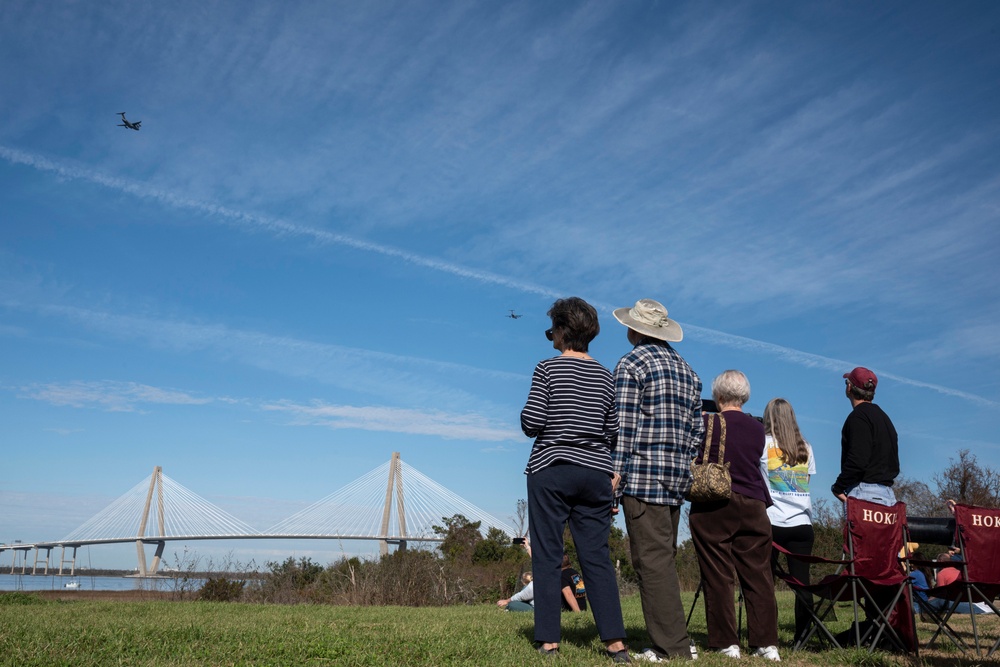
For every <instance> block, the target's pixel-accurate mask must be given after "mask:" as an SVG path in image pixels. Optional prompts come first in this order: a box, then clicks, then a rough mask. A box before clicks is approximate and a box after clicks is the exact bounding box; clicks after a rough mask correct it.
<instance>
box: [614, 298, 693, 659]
mask: <svg viewBox="0 0 1000 667" xmlns="http://www.w3.org/2000/svg"><path fill="white" fill-rule="evenodd" d="M614 315H615V318H616V319H617V320H618V321H619V322H621V323H622V324H624V325H625V326H626V327H628V340H629V342H630V343H632V345H634V346H635V347H634V348H633V350H632V351H631V352H629V353H628V354H626V355H625V356H624V357H622V358H621V361H619V362H618V365H617V366H616V367H615V373H614V376H615V393H616V400H617V403H618V418H619V419H620V420H621V429H620V431H619V434H618V444H617V446H616V447H615V449H614V450H613V452H612V458H613V461H614V471H615V478H614V480H615V483H616V484H618V482H619V480H625V481H624V482H623V486H624V488H618V489H617V490H616V492H617V493H620V494H622V498H621V507H622V511H623V512H624V514H625V527H626V530H627V531H628V536H629V546H630V547H631V551H632V565H633V567H634V568H635V571H636V574H637V575H638V578H639V596H640V599H641V600H642V615H643V617H644V618H645V621H646V630H647V631H648V632H649V637H650V639H651V640H652V642H653V646H652V647H650V648H648V649H645V650H644V651H643V652H642V653H640V654H638V655H637V656H636V657H637V658H639V659H644V660H648V661H651V662H659V661H661V660H664V659H669V658H685V659H691V658H692V657H694V653H693V652H694V649H693V644H691V640H690V638H689V637H688V634H687V629H686V628H685V621H684V608H683V606H682V604H681V595H680V583H679V581H678V579H677V568H676V566H675V564H674V557H675V554H676V552H677V527H678V523H679V521H680V509H681V504H682V503H683V502H684V496H685V495H686V494H687V492H688V490H689V489H690V488H691V461H692V459H694V457H695V455H696V454H697V452H698V449H699V448H700V446H701V441H702V437H703V435H704V430H705V426H704V423H703V422H702V419H701V379H700V378H699V377H698V375H697V374H696V373H695V372H694V371H693V370H692V369H691V367H690V366H689V365H688V364H687V362H686V361H684V359H683V358H682V357H681V355H679V354H678V353H677V351H676V350H674V348H673V347H671V346H670V342H677V341H680V340H681V339H682V338H683V336H684V334H683V332H682V331H681V327H680V325H679V324H677V322H675V321H673V320H671V319H670V318H668V317H667V309H666V308H664V307H663V304H661V303H659V302H657V301H653V300H652V299H641V300H639V301H637V302H636V304H635V306H634V307H632V308H619V309H617V310H615V312H614ZM668 341H669V342H668Z"/></svg>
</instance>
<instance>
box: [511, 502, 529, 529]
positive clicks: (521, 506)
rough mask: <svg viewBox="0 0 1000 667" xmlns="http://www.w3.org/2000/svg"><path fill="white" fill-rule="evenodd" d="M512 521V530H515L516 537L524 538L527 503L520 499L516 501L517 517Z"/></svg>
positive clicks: (526, 524) (526, 523) (526, 521)
mask: <svg viewBox="0 0 1000 667" xmlns="http://www.w3.org/2000/svg"><path fill="white" fill-rule="evenodd" d="M511 518H512V519H514V529H515V530H517V535H516V537H524V536H525V535H527V534H528V501H527V500H525V499H524V498H521V499H520V500H518V501H517V515H516V516H512V517H511Z"/></svg>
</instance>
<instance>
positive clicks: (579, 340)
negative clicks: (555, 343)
mask: <svg viewBox="0 0 1000 667" xmlns="http://www.w3.org/2000/svg"><path fill="white" fill-rule="evenodd" d="M547 314H548V316H549V317H551V318H552V331H553V333H558V334H559V335H560V336H562V343H563V347H564V348H565V349H567V350H573V351H575V352H587V351H588V348H589V347H590V341H592V340H594V339H595V338H596V337H597V334H599V333H601V325H600V323H599V322H598V321H597V310H595V309H594V307H593V306H591V305H590V304H589V303H587V302H586V301H584V300H583V299H581V298H580V297H578V296H571V297H568V298H566V299H559V300H558V301H556V302H555V303H554V304H552V307H551V308H549V312H548V313H547Z"/></svg>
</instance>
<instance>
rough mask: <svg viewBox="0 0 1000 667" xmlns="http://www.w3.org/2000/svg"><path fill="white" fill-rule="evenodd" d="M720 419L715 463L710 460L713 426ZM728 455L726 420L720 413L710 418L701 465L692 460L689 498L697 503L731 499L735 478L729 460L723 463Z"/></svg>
mask: <svg viewBox="0 0 1000 667" xmlns="http://www.w3.org/2000/svg"><path fill="white" fill-rule="evenodd" d="M716 419H718V420H719V423H720V427H719V460H718V462H716V463H713V462H711V461H709V460H708V456H709V454H711V453H712V426H713V425H714V424H715V420H716ZM725 455H726V420H725V419H723V418H722V417H721V416H719V415H712V417H711V419H709V420H708V433H706V434H705V453H704V454H703V455H702V462H701V464H700V465H699V464H698V463H695V462H694V461H692V462H691V478H692V479H691V491H690V492H688V500H690V501H691V502H696V503H711V502H716V501H719V500H729V498H730V496H731V495H732V493H733V479H732V477H730V476H729V462H728V461H727V462H725V463H723V462H722V461H723V459H724V458H725Z"/></svg>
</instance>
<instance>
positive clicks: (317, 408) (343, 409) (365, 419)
mask: <svg viewBox="0 0 1000 667" xmlns="http://www.w3.org/2000/svg"><path fill="white" fill-rule="evenodd" d="M263 409H264V410H273V411H278V412H283V413H286V414H288V415H290V416H291V417H292V419H293V423H295V424H301V425H311V426H325V427H328V428H332V429H361V430H364V431H387V432H391V433H408V434H411V435H433V436H438V437H442V438H447V439H459V440H479V441H482V440H485V441H502V440H522V439H523V435H522V434H521V432H520V431H519V430H516V429H513V428H511V427H510V426H509V425H508V424H504V423H502V422H500V421H498V420H495V419H490V418H487V417H483V416H482V415H476V414H454V413H448V412H442V411H423V410H410V409H401V408H393V407H384V406H353V405H331V404H327V403H323V402H320V401H316V402H313V403H311V404H308V405H303V404H298V403H292V402H290V401H278V402H275V403H270V404H265V405H264V406H263Z"/></svg>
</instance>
